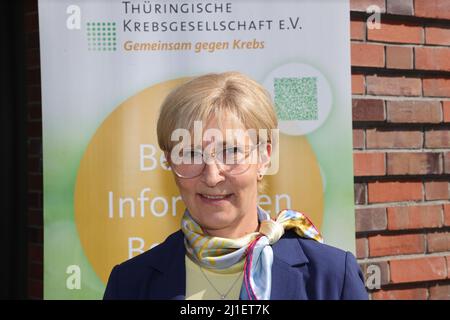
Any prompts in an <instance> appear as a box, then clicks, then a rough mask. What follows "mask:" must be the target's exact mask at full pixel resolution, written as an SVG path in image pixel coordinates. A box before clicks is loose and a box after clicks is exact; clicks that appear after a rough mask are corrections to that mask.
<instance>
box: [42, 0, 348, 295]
mask: <svg viewBox="0 0 450 320" xmlns="http://www.w3.org/2000/svg"><path fill="white" fill-rule="evenodd" d="M349 21H350V19H349V4H348V1H339V0H333V1H312V0H311V1H297V0H296V1H292V0H284V1H256V0H255V1H234V0H229V1H188V0H186V1H175V0H174V1H111V0H108V1H107V0H104V1H87V0H86V1H81V0H78V1H72V0H71V1H65V0H40V1H39V26H40V48H41V72H42V73H41V76H42V107H43V157H44V169H43V170H44V228H45V231H44V297H45V298H46V299H98V298H101V297H102V295H103V292H104V289H105V285H106V281H107V279H108V276H109V273H110V271H111V269H112V267H113V266H114V265H116V264H118V263H121V262H123V261H125V260H127V259H129V258H131V257H133V256H136V255H138V254H140V253H142V252H144V251H146V250H148V249H150V248H152V247H153V246H155V245H157V244H158V243H160V242H162V241H164V239H165V238H166V237H167V236H168V235H169V234H171V233H172V232H175V231H176V230H178V229H179V222H180V218H181V215H182V213H183V211H184V208H185V207H184V204H183V202H182V201H181V197H180V195H179V193H178V190H177V188H176V185H175V183H174V180H173V176H172V172H171V171H170V169H169V168H167V167H166V166H165V164H164V160H165V159H164V156H163V153H162V152H161V150H160V149H159V148H158V144H157V139H156V121H157V116H158V110H159V107H160V104H161V102H162V101H163V99H164V98H165V96H166V95H167V94H168V92H170V90H171V89H173V88H174V87H175V86H177V85H179V84H180V83H182V82H184V81H186V80H188V79H190V78H192V77H195V76H198V75H202V74H205V73H211V72H225V71H240V72H242V73H244V74H246V75H248V76H250V77H251V78H253V79H255V80H256V81H258V82H260V83H261V84H263V85H264V86H265V88H266V89H267V90H268V91H269V92H270V93H271V95H272V98H273V99H274V103H275V107H276V112H277V115H278V118H279V129H280V136H279V138H280V141H279V168H278V171H277V173H276V174H274V175H270V176H267V177H266V178H265V179H266V180H267V181H268V188H267V192H266V193H264V194H261V195H260V196H259V204H260V206H261V207H262V208H263V209H265V210H267V211H268V212H269V213H270V214H272V215H275V214H276V213H277V212H278V211H280V210H281V209H284V208H293V209H295V210H298V211H301V212H303V213H305V214H306V215H307V216H308V217H310V219H311V220H312V221H313V222H314V223H315V225H316V226H317V227H318V228H319V229H320V231H321V232H322V234H323V236H324V239H325V243H327V244H330V245H333V246H337V247H339V248H342V249H345V250H349V251H352V252H354V246H355V230H354V202H353V167H352V123H351V82H350V81H351V78H350V48H349V45H350V40H349V30H350V27H349Z"/></svg>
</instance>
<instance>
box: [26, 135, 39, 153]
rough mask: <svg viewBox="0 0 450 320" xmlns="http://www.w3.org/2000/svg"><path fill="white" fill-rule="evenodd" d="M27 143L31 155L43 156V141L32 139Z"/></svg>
mask: <svg viewBox="0 0 450 320" xmlns="http://www.w3.org/2000/svg"><path fill="white" fill-rule="evenodd" d="M27 142H28V143H27V150H28V154H29V155H41V154H42V139H39V138H30V139H28V141H27Z"/></svg>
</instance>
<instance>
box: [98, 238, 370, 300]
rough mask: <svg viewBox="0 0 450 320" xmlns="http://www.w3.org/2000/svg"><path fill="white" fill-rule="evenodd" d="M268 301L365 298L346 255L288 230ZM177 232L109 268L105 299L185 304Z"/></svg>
mask: <svg viewBox="0 0 450 320" xmlns="http://www.w3.org/2000/svg"><path fill="white" fill-rule="evenodd" d="M272 247H273V254H274V258H273V265H272V292H271V299H272V300H280V299H283V300H297V299H300V300H304V299H333V300H339V299H352V300H353V299H367V298H368V295H367V291H366V289H365V286H364V278H363V275H362V272H361V269H360V268H359V266H358V264H357V262H356V259H355V257H354V256H353V254H352V253H350V252H345V251H342V250H340V249H337V248H334V247H331V246H328V245H325V244H321V243H319V242H317V241H314V240H310V239H305V238H299V237H298V236H297V235H295V234H294V233H293V232H291V231H288V232H286V233H285V234H284V236H283V237H282V238H281V239H280V240H279V241H277V242H276V243H275V244H274V245H273V246H272ZM185 254H186V251H185V247H184V235H183V233H182V232H181V230H179V231H177V232H175V233H173V234H172V235H170V236H169V237H168V238H167V239H166V240H165V241H164V242H163V243H161V244H160V245H158V246H156V247H154V248H153V249H151V250H149V251H147V252H145V253H143V254H141V255H139V256H137V257H134V258H132V259H130V260H128V261H126V262H124V263H122V264H120V265H117V266H115V267H114V268H113V270H112V272H111V275H110V276H109V280H108V284H107V286H106V291H105V294H104V297H103V298H104V299H185V295H186V266H185V260H184V259H185Z"/></svg>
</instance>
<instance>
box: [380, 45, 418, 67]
mask: <svg viewBox="0 0 450 320" xmlns="http://www.w3.org/2000/svg"><path fill="white" fill-rule="evenodd" d="M386 67H387V68H392V69H412V68H413V49H412V48H411V47H400V46H386Z"/></svg>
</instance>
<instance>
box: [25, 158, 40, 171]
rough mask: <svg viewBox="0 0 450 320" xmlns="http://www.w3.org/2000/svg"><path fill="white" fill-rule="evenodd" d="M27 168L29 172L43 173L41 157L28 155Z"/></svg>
mask: <svg viewBox="0 0 450 320" xmlns="http://www.w3.org/2000/svg"><path fill="white" fill-rule="evenodd" d="M27 160H28V162H27V170H28V173H32V174H38V173H41V174H42V166H41V159H40V158H39V157H28V159H27Z"/></svg>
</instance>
